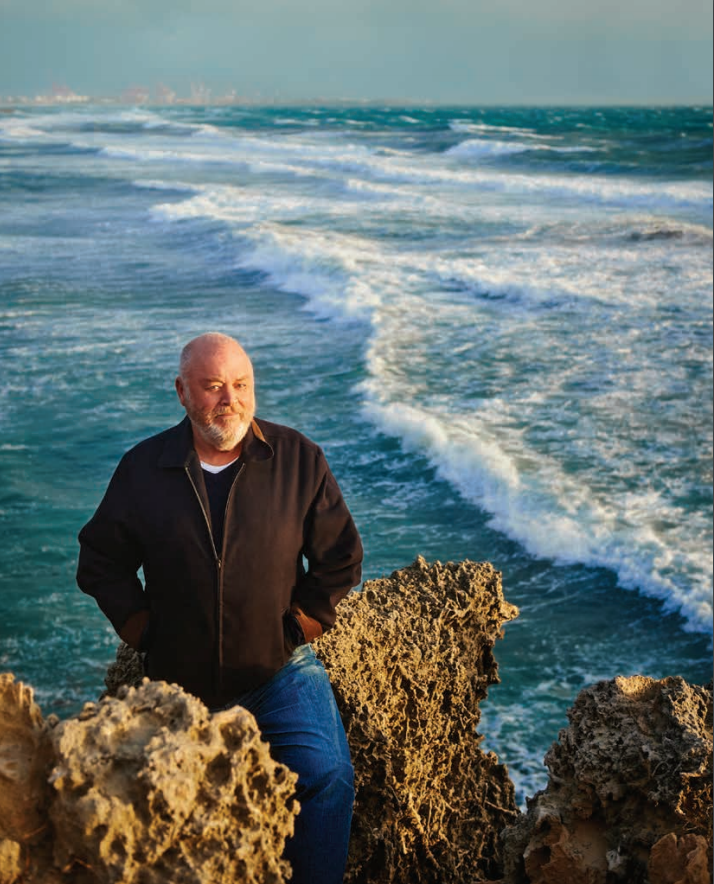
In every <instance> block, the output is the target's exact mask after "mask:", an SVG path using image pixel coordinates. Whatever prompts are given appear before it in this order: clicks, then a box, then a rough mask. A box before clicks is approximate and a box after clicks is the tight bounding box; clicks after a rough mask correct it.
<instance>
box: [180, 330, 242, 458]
mask: <svg viewBox="0 0 714 884" xmlns="http://www.w3.org/2000/svg"><path fill="white" fill-rule="evenodd" d="M176 390H177V392H178V395H179V399H180V400H181V404H182V405H183V407H184V408H185V409H186V413H187V414H188V416H189V418H190V419H191V422H192V424H193V426H194V429H195V430H196V431H197V432H198V434H199V435H200V436H201V439H202V440H203V441H204V442H205V443H206V444H207V445H208V446H209V447H211V448H214V449H215V450H217V451H222V452H226V451H232V450H233V449H235V448H236V447H237V446H238V445H239V444H240V442H242V441H243V438H244V437H245V434H246V433H247V432H248V428H249V427H250V423H251V421H252V420H253V417H254V416H255V384H254V379H253V367H252V365H251V363H250V360H249V359H248V357H247V356H246V354H245V353H244V352H243V350H241V349H240V348H239V347H238V346H237V345H236V346H232V345H229V344H219V345H216V344H211V345H207V346H204V347H201V348H199V349H198V351H197V352H196V353H195V354H194V355H193V358H192V360H191V364H190V369H189V370H188V371H187V372H186V374H185V376H184V377H180V378H178V379H177V381H176Z"/></svg>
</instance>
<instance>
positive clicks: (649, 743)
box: [505, 677, 712, 884]
mask: <svg viewBox="0 0 714 884" xmlns="http://www.w3.org/2000/svg"><path fill="white" fill-rule="evenodd" d="M569 719H570V727H569V728H567V729H566V730H564V731H562V732H561V734H560V742H559V743H556V744H555V745H554V746H553V748H552V749H551V750H550V752H549V753H548V755H547V756H546V764H547V766H548V768H549V770H550V782H549V785H548V788H547V789H546V790H545V791H544V792H540V793H539V794H538V795H537V796H535V798H533V799H531V800H530V801H529V803H528V804H529V809H528V813H527V814H526V815H525V816H523V817H521V819H520V820H519V821H518V823H517V824H516V826H514V827H512V828H511V829H509V830H508V831H507V832H506V834H505V848H506V871H507V875H506V880H507V881H508V884H573V882H576V881H577V882H578V884H616V882H622V884H711V873H710V869H711V850H712V691H711V688H702V687H693V686H691V685H688V684H687V683H686V682H685V681H684V680H683V679H681V678H668V679H665V680H663V681H654V680H652V679H648V678H642V677H635V678H617V679H615V680H614V681H611V682H602V683H601V684H599V685H596V686H595V687H592V688H588V689H586V690H585V691H583V692H582V693H581V695H580V696H579V697H578V699H577V701H576V703H575V705H574V707H573V709H572V710H571V711H570V713H569ZM692 838H693V839H694V840H692ZM678 839H681V840H678ZM704 859H706V862H704V861H703V860H704ZM703 870H705V871H703ZM697 876H699V877H697ZM702 876H704V877H702Z"/></svg>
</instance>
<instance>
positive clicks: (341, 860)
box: [235, 645, 355, 884]
mask: <svg viewBox="0 0 714 884" xmlns="http://www.w3.org/2000/svg"><path fill="white" fill-rule="evenodd" d="M235 702H236V704H237V705H239V706H242V707H243V708H244V709H248V710H249V711H250V712H252V713H253V715H254V716H255V718H256V721H257V722H258V727H259V728H260V730H261V733H262V735H263V738H264V739H265V740H266V742H268V743H269V744H270V754H271V755H272V756H273V758H274V759H275V760H276V761H278V762H280V763H281V764H285V765H286V766H287V767H289V768H290V770H292V771H294V772H295V773H296V774H297V775H298V784H297V792H296V797H297V799H298V801H299V802H300V806H301V811H300V813H299V815H298V816H297V818H296V820H295V836H294V837H293V838H291V839H289V840H288V842H287V844H286V847H285V859H286V860H288V862H289V863H290V865H291V866H292V867H293V877H292V879H291V884H342V879H343V877H344V873H345V865H346V864H347V850H348V847H349V840H350V828H351V825H352V807H353V805H354V795H355V793H354V769H353V767H352V761H351V759H350V750H349V747H348V745H347V738H346V736H345V729H344V727H343V725H342V720H341V719H340V714H339V712H338V710H337V704H336V703H335V697H334V694H333V693H332V685H331V684H330V679H329V677H328V675H327V672H326V671H325V667H324V666H323V665H322V663H321V662H320V661H319V660H318V659H317V657H316V656H315V652H314V651H313V649H312V647H311V646H310V645H304V646H302V647H300V648H298V649H297V650H296V651H295V653H294V654H293V656H292V658H291V659H290V660H289V661H288V663H287V664H286V665H285V666H284V667H283V668H282V669H281V670H280V672H278V673H277V674H276V675H275V676H274V677H273V678H272V679H271V680H270V681H269V682H268V683H267V684H265V685H262V686H261V687H259V688H256V689H255V690H253V691H248V692H246V693H245V694H241V695H240V696H239V697H236V701H235Z"/></svg>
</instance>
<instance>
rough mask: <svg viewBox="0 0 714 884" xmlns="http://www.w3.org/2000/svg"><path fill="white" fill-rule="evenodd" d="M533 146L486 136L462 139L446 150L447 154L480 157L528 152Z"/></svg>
mask: <svg viewBox="0 0 714 884" xmlns="http://www.w3.org/2000/svg"><path fill="white" fill-rule="evenodd" d="M532 149H533V148H532V146H530V145H527V144H519V143H517V142H515V141H488V140H487V139H484V138H470V139H469V140H468V141H462V142H461V144H457V145H455V146H454V147H450V148H449V149H448V150H447V151H446V156H450V157H458V158H460V159H470V160H472V159H478V158H481V157H501V156H511V155H512V154H517V153H526V152H527V151H529V150H532Z"/></svg>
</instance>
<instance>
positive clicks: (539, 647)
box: [0, 107, 712, 798]
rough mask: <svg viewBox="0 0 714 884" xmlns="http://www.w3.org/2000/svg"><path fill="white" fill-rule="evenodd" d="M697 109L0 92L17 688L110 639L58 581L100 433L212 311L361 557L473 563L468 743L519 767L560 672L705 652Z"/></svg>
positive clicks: (106, 468) (65, 688) (617, 669)
mask: <svg viewBox="0 0 714 884" xmlns="http://www.w3.org/2000/svg"><path fill="white" fill-rule="evenodd" d="M711 151H712V124H711V109H696V108H690V109H673V110H667V109H664V110H663V109H659V110H656V109H650V110H647V109H639V110H627V109H619V110H587V111H577V110H555V109H549V110H547V109H542V110H515V109H510V110H495V109H494V110H484V111H481V110H474V109H464V108H429V109H420V110H416V109H413V108H408V109H404V108H370V107H357V108H340V109H334V108H323V109H320V108H284V109H260V108H185V107H183V108H162V109H155V110H147V109H121V108H97V107H86V108H81V109H79V110H72V109H33V110H20V111H18V112H16V113H15V114H12V115H9V116H7V117H3V118H1V119H0V368H1V372H2V373H1V375H0V430H1V431H2V436H1V438H0V526H1V527H2V531H3V538H4V543H3V544H2V547H0V593H1V595H0V599H1V605H2V608H1V611H2V618H1V621H0V667H2V669H6V670H12V671H14V672H15V673H16V674H17V675H18V677H20V678H22V679H23V680H26V681H28V682H30V683H31V684H33V685H34V686H35V688H36V691H37V696H38V699H39V701H40V704H41V706H42V708H43V710H44V711H45V712H46V713H49V712H51V711H53V712H57V713H59V714H60V715H66V714H70V713H73V712H75V711H76V710H77V709H78V708H80V707H81V705H82V703H83V702H84V701H86V700H88V699H93V698H95V697H96V695H97V693H98V692H99V691H100V690H101V687H102V679H103V674H104V671H105V668H106V665H107V663H108V662H109V661H110V660H111V659H112V658H113V654H114V648H115V645H116V638H115V636H114V635H113V633H112V632H111V629H110V628H109V627H108V626H107V625H106V623H105V621H104V620H103V618H102V616H101V615H100V613H99V612H98V611H97V610H96V609H95V606H94V603H93V602H92V601H91V600H89V599H86V598H85V597H83V596H82V595H81V594H80V593H79V591H78V590H76V588H75V585H74V569H75V563H76V553H77V546H76V539H75V538H76V533H77V531H78V530H79V528H80V527H81V525H82V524H83V523H84V521H86V519H87V518H88V517H89V515H90V514H91V512H92V511H93V508H94V507H95V506H96V504H97V502H98V500H99V497H100V496H101V493H102V492H103V489H104V487H105V486H106V483H107V481H108V479H109V476H110V475H111V472H112V470H113V467H114V466H115V464H116V462H117V460H118V458H119V457H120V456H121V454H122V453H123V451H125V450H126V449H127V448H128V447H129V446H131V445H132V444H134V443H135V442H136V441H138V440H140V439H142V438H144V437H146V436H147V435H150V434H152V433H154V432H157V431H159V430H161V429H163V428H164V427H166V426H168V425H170V424H171V423H173V422H176V421H178V420H179V419H180V417H181V412H180V408H179V405H178V402H177V401H176V399H175V395H174V393H173V389H172V388H173V378H174V374H175V370H176V361H177V355H178V352H179V350H180V348H181V346H182V344H183V343H184V342H185V341H186V340H188V339H189V338H190V337H191V336H193V335H195V334H198V333H200V332H202V331H205V330H213V329H215V330H223V331H226V332H228V333H231V334H234V335H236V336H237V337H239V338H240V339H241V340H242V341H243V342H244V344H245V346H246V348H247V349H248V351H249V352H250V353H251V355H252V356H253V358H254V361H255V364H256V371H257V376H258V394H259V414H260V415H261V416H263V417H265V418H267V419H270V420H275V421H279V422H285V423H289V424H291V425H293V426H296V427H298V428H299V429H301V430H303V431H304V432H306V433H308V434H309V435H311V436H312V437H313V438H315V439H316V440H318V441H319V442H320V443H321V444H322V445H323V446H324V447H325V449H326V451H327V454H328V457H329V459H330V462H331V464H332V466H333V469H334V471H335V473H336V474H337V476H338V478H339V480H340V482H341V485H342V486H343V489H344V491H345V494H346V496H347V498H348V500H349V503H350V506H351V508H352V510H353V512H354V515H355V518H356V520H357V522H358V524H359V527H360V529H361V531H362V534H363V536H364V540H365V545H366V550H367V559H366V576H368V577H375V576H379V575H381V574H384V573H388V572H391V571H392V570H394V569H395V568H398V567H402V566H404V565H406V564H408V563H410V562H411V561H412V560H413V559H414V558H415V556H416V555H417V554H423V555H424V556H426V558H427V559H431V560H434V559H441V560H454V559H463V558H470V559H476V560H489V561H492V562H493V563H494V564H495V565H496V566H497V567H498V568H499V569H500V570H502V571H503V574H504V585H505V591H506V595H507V597H508V598H509V600H511V601H512V602H514V603H515V604H517V605H519V607H520V608H521V617H520V619H519V620H518V621H516V622H515V623H513V624H511V625H510V626H509V627H507V629H506V637H505V641H503V642H501V643H500V644H499V646H498V649H497V654H498V659H499V662H500V665H501V674H502V678H503V684H502V685H500V686H499V687H498V688H494V689H493V690H492V692H491V695H490V698H489V701H488V703H487V704H486V705H485V707H484V710H483V711H484V718H483V722H482V732H483V733H484V734H485V737H486V745H487V746H488V747H489V748H491V749H493V750H494V751H496V752H498V753H499V755H500V756H501V758H502V759H503V760H504V761H506V762H507V763H508V764H509V766H510V768H511V771H512V774H513V776H514V779H515V780H516V783H517V785H518V788H519V794H520V796H521V798H522V797H523V795H524V794H532V793H533V792H534V791H535V789H537V788H538V787H540V785H542V783H543V781H544V771H543V768H542V758H543V756H544V754H545V751H546V750H547V748H548V746H549V745H550V743H551V742H552V741H553V739H555V737H556V735H557V732H558V729H559V728H560V727H562V726H563V725H564V724H565V711H566V709H567V707H568V706H569V705H570V704H571V703H572V701H573V699H574V697H575V696H576V694H577V693H578V691H579V690H580V689H581V688H582V687H584V686H585V685H587V684H590V683H592V682H593V681H595V680H598V679H601V678H611V677H613V676H615V675H618V674H631V673H636V672H638V673H643V674H646V675H651V676H656V677H660V676H664V675H670V674H681V675H683V676H685V677H686V678H688V679H689V680H691V681H695V682H702V681H708V680H709V679H710V671H711V632H712V625H711V612H712V608H711V605H712V476H711V455H712V303H711V285H712V184H711V172H712V163H711Z"/></svg>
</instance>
